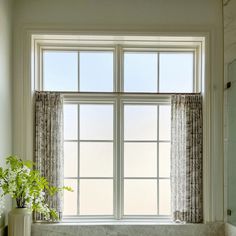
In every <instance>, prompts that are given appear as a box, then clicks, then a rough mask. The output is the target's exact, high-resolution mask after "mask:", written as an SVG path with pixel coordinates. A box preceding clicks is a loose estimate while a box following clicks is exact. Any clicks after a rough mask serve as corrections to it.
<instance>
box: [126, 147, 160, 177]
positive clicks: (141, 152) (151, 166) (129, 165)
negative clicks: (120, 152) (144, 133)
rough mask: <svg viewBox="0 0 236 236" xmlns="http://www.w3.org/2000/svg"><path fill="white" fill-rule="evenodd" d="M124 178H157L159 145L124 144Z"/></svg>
mask: <svg viewBox="0 0 236 236" xmlns="http://www.w3.org/2000/svg"><path fill="white" fill-rule="evenodd" d="M124 176H125V177H156V176H157V144H156V143H125V144H124Z"/></svg>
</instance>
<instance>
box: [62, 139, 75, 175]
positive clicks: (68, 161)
mask: <svg viewBox="0 0 236 236" xmlns="http://www.w3.org/2000/svg"><path fill="white" fill-rule="evenodd" d="M77 175H78V143H77V142H65V143H64V176H65V177H77Z"/></svg>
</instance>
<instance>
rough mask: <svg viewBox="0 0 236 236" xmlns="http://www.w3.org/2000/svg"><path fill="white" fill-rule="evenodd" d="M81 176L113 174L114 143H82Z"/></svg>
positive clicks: (110, 175)
mask: <svg viewBox="0 0 236 236" xmlns="http://www.w3.org/2000/svg"><path fill="white" fill-rule="evenodd" d="M80 176H81V177H112V176H113V143H96V142H92V143H91V142H90V143H89V142H86V143H84V142H81V143H80Z"/></svg>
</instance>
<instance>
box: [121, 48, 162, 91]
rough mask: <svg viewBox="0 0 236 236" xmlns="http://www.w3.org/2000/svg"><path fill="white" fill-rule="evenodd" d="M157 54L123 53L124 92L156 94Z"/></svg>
mask: <svg viewBox="0 0 236 236" xmlns="http://www.w3.org/2000/svg"><path fill="white" fill-rule="evenodd" d="M157 60H158V59H157V53H147V52H143V53H142V52H140V53H136V52H135V53H132V52H126V53H124V91H125V92H157Z"/></svg>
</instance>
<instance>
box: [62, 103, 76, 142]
mask: <svg viewBox="0 0 236 236" xmlns="http://www.w3.org/2000/svg"><path fill="white" fill-rule="evenodd" d="M64 139H65V140H77V139H78V106H77V105H64Z"/></svg>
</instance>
